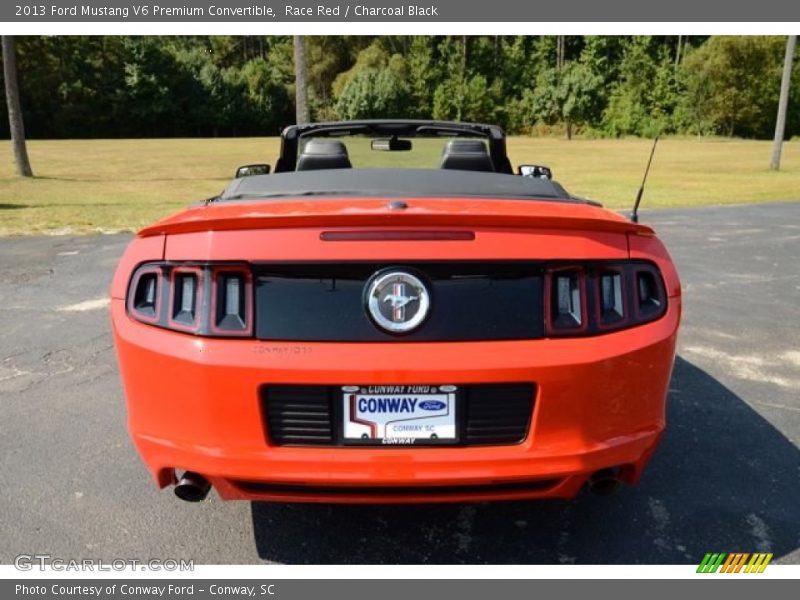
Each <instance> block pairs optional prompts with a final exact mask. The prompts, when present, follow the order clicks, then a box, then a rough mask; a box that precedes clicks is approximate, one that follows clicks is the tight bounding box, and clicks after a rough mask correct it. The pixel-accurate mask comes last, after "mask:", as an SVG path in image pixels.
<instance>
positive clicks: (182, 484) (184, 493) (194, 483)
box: [175, 471, 211, 502]
mask: <svg viewBox="0 0 800 600" xmlns="http://www.w3.org/2000/svg"><path fill="white" fill-rule="evenodd" d="M210 491H211V484H210V483H209V481H208V479H206V478H205V477H203V476H202V475H198V474H197V473H192V472H191V471H186V472H185V473H184V474H183V476H182V477H181V478H180V479H179V480H178V483H177V484H175V495H176V496H177V497H178V498H180V499H181V500H184V501H186V502H202V501H203V500H205V499H206V496H208V492H210Z"/></svg>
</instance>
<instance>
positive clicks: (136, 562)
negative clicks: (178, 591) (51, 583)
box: [14, 554, 194, 571]
mask: <svg viewBox="0 0 800 600" xmlns="http://www.w3.org/2000/svg"><path fill="white" fill-rule="evenodd" d="M14 567H16V569H17V570H18V571H30V570H32V569H38V570H40V571H44V570H46V569H50V570H52V571H126V570H128V569H130V570H133V571H194V560H185V559H174V558H166V559H160V558H149V559H146V560H141V559H138V558H115V559H112V560H105V559H102V558H62V557H57V556H52V555H50V554H20V555H18V556H17V557H15V558H14Z"/></svg>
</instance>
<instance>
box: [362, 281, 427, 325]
mask: <svg viewBox="0 0 800 600" xmlns="http://www.w3.org/2000/svg"><path fill="white" fill-rule="evenodd" d="M367 285H368V287H367V299H366V300H367V311H368V312H369V315H370V317H372V320H373V321H374V322H375V324H376V325H378V327H380V328H382V329H384V330H386V331H388V332H390V333H407V332H409V331H412V330H413V329H416V328H417V327H419V326H420V324H421V323H422V322H423V321H424V320H425V317H427V316H428V312H429V310H430V307H431V298H430V294H429V292H428V288H427V287H425V284H424V283H422V281H421V280H420V279H419V278H418V277H415V276H414V275H411V274H410V273H406V272H405V271H388V272H382V273H378V274H376V275H374V276H373V278H372V280H371V281H370V282H369V283H368V284H367Z"/></svg>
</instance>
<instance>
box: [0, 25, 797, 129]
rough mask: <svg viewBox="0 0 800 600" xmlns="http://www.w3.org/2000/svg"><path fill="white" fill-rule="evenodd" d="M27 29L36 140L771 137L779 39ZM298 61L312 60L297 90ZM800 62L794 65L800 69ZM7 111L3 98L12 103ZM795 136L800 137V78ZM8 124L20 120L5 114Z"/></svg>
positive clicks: (790, 117) (19, 48)
mask: <svg viewBox="0 0 800 600" xmlns="http://www.w3.org/2000/svg"><path fill="white" fill-rule="evenodd" d="M299 42H300V43H301V44H302V46H300V47H298V40H297V39H293V38H292V36H277V37H276V36H269V37H267V36H237V37H233V36H163V37H152V36H148V37H135V36H28V37H18V38H17V39H16V54H17V56H16V63H17V64H16V66H17V72H18V80H19V89H20V98H21V105H22V107H23V111H24V120H25V133H26V135H27V137H28V138H29V139H30V138H116V137H194V136H204V137H206V136H250V135H276V134H277V133H278V132H279V131H280V129H281V128H282V127H284V126H286V125H289V124H291V123H293V122H295V118H296V112H295V109H296V106H295V98H296V97H297V96H296V92H298V91H300V92H302V93H301V96H302V97H305V98H306V102H307V112H308V118H309V119H310V120H336V119H355V118H381V117H408V118H435V119H447V120H450V119H454V120H464V121H482V122H489V123H497V124H500V125H501V126H503V127H504V128H505V129H506V130H507V131H508V132H509V133H514V134H517V133H519V134H554V135H565V136H568V137H571V136H572V135H576V134H581V135H589V136H623V135H638V136H647V137H652V136H655V135H661V134H670V133H677V134H699V135H725V136H739V137H749V138H764V139H766V138H771V137H772V135H773V133H774V130H775V114H776V110H777V106H778V99H779V94H780V90H781V73H782V70H783V66H784V50H785V47H786V38H784V37H775V36H713V37H709V36H437V37H433V36H425V37H422V36H420V37H411V36H371V37H370V36H319V37H312V36H307V37H304V38H300V40H299ZM295 60H302V61H304V62H305V74H306V77H305V81H301V82H300V83H301V85H302V89H301V90H297V89H296V83H297V82H296V78H295ZM798 70H800V61H796V62H795V64H794V67H793V71H794V73H793V77H794V79H795V81H797V80H798V79H797V71H798ZM6 110H7V107H6V106H5V101H3V106H2V111H3V112H5V111H6ZM785 131H786V137H787V138H788V137H791V136H795V135H799V134H800V85H795V86H793V88H792V89H791V92H790V97H789V100H788V109H787V110H786V128H785ZM0 136H4V137H8V136H9V125H8V123H7V122H4V121H3V120H0Z"/></svg>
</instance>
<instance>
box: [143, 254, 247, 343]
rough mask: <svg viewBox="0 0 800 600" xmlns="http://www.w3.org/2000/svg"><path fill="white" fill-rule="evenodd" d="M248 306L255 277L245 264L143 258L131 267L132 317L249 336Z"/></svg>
mask: <svg viewBox="0 0 800 600" xmlns="http://www.w3.org/2000/svg"><path fill="white" fill-rule="evenodd" d="M252 306H253V277H252V274H251V272H250V269H249V267H247V266H246V265H231V264H202V265H201V264H184V263H180V264H175V263H147V264H144V265H141V266H140V267H139V268H138V269H137V270H136V271H135V272H134V274H133V277H131V282H130V287H129V289H128V302H127V307H128V314H130V315H131V316H132V317H133V318H134V319H136V320H138V321H142V322H145V323H149V324H152V325H158V326H160V327H164V328H166V329H174V330H176V331H184V332H187V333H194V334H197V335H207V336H218V337H243V336H244V337H247V336H251V335H252V332H253V309H252ZM165 307H166V308H165Z"/></svg>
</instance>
